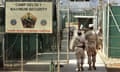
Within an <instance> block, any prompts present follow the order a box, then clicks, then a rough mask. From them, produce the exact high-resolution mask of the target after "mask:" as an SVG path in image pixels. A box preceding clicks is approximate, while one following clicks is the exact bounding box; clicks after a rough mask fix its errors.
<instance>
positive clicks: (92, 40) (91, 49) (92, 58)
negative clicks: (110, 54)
mask: <svg viewBox="0 0 120 72" xmlns="http://www.w3.org/2000/svg"><path fill="white" fill-rule="evenodd" d="M85 38H86V40H87V48H86V51H87V56H88V64H89V68H88V70H92V67H93V69H94V70H96V66H95V63H96V54H97V51H96V50H97V34H96V32H95V31H94V28H93V26H90V27H89V30H88V31H87V32H86V34H85ZM91 65H92V66H91Z"/></svg>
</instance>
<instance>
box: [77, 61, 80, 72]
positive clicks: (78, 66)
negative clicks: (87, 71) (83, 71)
mask: <svg viewBox="0 0 120 72" xmlns="http://www.w3.org/2000/svg"><path fill="white" fill-rule="evenodd" d="M77 68H78V72H79V71H80V64H79V63H78V64H77Z"/></svg>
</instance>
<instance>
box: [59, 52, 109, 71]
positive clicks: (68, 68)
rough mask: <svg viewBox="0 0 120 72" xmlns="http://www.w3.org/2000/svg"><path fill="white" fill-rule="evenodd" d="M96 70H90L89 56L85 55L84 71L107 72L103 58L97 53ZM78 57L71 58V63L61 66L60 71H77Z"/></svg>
mask: <svg viewBox="0 0 120 72" xmlns="http://www.w3.org/2000/svg"><path fill="white" fill-rule="evenodd" d="M96 59H97V60H96V70H91V71H88V64H87V61H88V60H87V56H86V57H85V62H84V63H85V64H84V71H82V72H107V70H106V68H105V64H104V62H103V60H102V59H101V58H100V55H99V54H97V58H96ZM76 67H77V66H76V59H72V60H70V63H69V64H65V65H64V67H62V68H61V71H60V72H77V69H76Z"/></svg>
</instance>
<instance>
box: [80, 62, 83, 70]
mask: <svg viewBox="0 0 120 72" xmlns="http://www.w3.org/2000/svg"><path fill="white" fill-rule="evenodd" d="M80 68H81V71H84V68H83V63H81V67H80Z"/></svg>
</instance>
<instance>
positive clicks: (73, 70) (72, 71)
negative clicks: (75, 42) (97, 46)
mask: <svg viewBox="0 0 120 72" xmlns="http://www.w3.org/2000/svg"><path fill="white" fill-rule="evenodd" d="M87 61H88V60H87V55H86V57H85V62H84V71H82V72H107V70H106V68H105V64H104V62H103V60H102V59H101V57H100V55H99V53H98V54H97V58H96V70H91V71H88V64H87ZM61 64H62V65H63V67H61V68H60V72H77V66H76V59H75V55H74V53H73V52H72V54H70V60H69V64H66V63H61ZM0 72H21V71H20V69H18V70H14V71H12V70H11V71H8V70H7V71H1V70H0ZM24 72H50V70H49V64H39V63H33V64H24ZM54 72H57V67H56V69H55V71H54Z"/></svg>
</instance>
